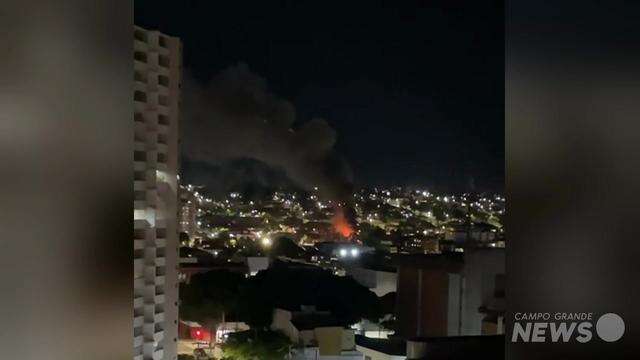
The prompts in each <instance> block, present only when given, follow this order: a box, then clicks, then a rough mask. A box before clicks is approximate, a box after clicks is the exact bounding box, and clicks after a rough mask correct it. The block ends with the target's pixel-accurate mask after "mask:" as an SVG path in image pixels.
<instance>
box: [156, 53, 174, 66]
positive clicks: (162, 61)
mask: <svg viewBox="0 0 640 360" xmlns="http://www.w3.org/2000/svg"><path fill="white" fill-rule="evenodd" d="M158 64H160V66H162V67H166V68H168V67H169V65H170V64H171V62H170V61H169V57H168V56H165V55H160V56H159V57H158Z"/></svg>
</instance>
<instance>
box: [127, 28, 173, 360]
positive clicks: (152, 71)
mask: <svg viewBox="0 0 640 360" xmlns="http://www.w3.org/2000/svg"><path fill="white" fill-rule="evenodd" d="M133 35H134V39H133V41H134V54H133V55H134V59H133V64H134V74H133V76H134V79H133V80H134V86H133V90H134V93H133V97H134V114H133V122H134V129H135V130H134V135H133V136H134V154H133V159H134V214H133V215H134V224H135V225H134V239H133V247H134V260H133V262H134V279H133V282H134V299H133V307H134V308H133V359H135V360H152V359H153V360H174V359H177V353H176V346H177V337H178V335H177V334H178V270H177V267H178V219H177V216H178V209H177V204H178V186H179V184H178V176H177V175H178V161H179V156H178V154H179V152H178V122H179V112H180V82H181V69H182V64H181V62H182V61H181V58H182V56H181V54H182V45H181V42H180V40H179V39H178V38H175V37H171V36H167V35H164V34H161V33H160V32H158V31H148V30H145V29H142V28H139V27H135V28H134V34H133Z"/></svg>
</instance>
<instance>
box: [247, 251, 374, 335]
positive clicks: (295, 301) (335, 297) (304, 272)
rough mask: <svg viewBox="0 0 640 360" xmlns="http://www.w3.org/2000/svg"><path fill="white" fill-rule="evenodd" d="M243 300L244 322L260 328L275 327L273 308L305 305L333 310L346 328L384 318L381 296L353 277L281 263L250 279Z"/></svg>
mask: <svg viewBox="0 0 640 360" xmlns="http://www.w3.org/2000/svg"><path fill="white" fill-rule="evenodd" d="M240 299H241V301H240V309H239V311H240V312H241V313H242V316H243V317H245V318H244V320H245V321H246V322H247V323H248V324H249V325H251V326H252V327H258V328H262V327H267V326H269V325H270V324H271V317H272V313H273V309H275V308H285V309H299V308H300V306H301V305H315V306H316V307H317V308H318V309H321V310H329V311H330V312H331V313H332V314H333V315H334V316H335V317H336V318H338V319H339V320H340V321H341V322H342V325H344V326H348V325H351V324H354V323H356V322H358V321H360V320H361V319H362V318H366V319H370V320H372V321H377V320H378V319H379V317H380V315H381V311H380V304H379V302H378V298H377V296H376V295H375V294H374V293H373V292H371V291H370V290H369V289H367V288H366V287H364V286H362V285H360V284H358V283H357V282H356V281H355V280H353V279H352V278H351V277H344V276H336V275H333V274H332V273H331V272H328V271H325V270H320V269H316V268H291V267H288V266H286V265H279V264H278V263H277V262H276V263H274V265H273V266H272V267H271V268H269V269H268V270H266V271H261V272H260V273H258V274H257V275H256V276H254V277H252V278H250V279H249V280H248V281H247V283H246V284H245V286H244V287H243V288H242V290H241V294H240Z"/></svg>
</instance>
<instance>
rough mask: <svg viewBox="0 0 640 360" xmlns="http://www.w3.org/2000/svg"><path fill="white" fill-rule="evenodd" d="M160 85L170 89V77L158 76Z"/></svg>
mask: <svg viewBox="0 0 640 360" xmlns="http://www.w3.org/2000/svg"><path fill="white" fill-rule="evenodd" d="M158 84H160V85H162V86H167V87H168V86H169V77H168V76H165V75H159V76H158Z"/></svg>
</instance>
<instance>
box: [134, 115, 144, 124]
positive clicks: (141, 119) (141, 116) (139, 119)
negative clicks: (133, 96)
mask: <svg viewBox="0 0 640 360" xmlns="http://www.w3.org/2000/svg"><path fill="white" fill-rule="evenodd" d="M133 121H137V122H142V123H143V122H144V116H143V115H142V114H141V113H135V114H133Z"/></svg>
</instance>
